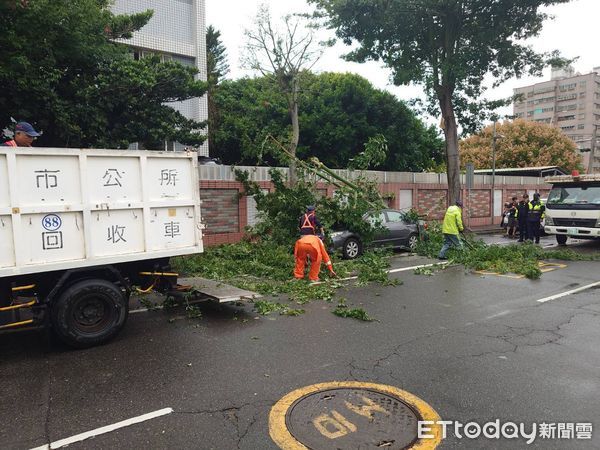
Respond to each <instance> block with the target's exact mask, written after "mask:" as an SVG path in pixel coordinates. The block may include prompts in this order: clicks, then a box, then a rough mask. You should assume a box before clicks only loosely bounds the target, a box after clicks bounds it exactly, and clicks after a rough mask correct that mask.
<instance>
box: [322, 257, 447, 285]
mask: <svg viewBox="0 0 600 450" xmlns="http://www.w3.org/2000/svg"><path fill="white" fill-rule="evenodd" d="M447 264H448V261H442V262H439V263H433V264H421V265H419V266H411V267H400V268H399V269H390V270H386V273H398V272H406V271H409V270H415V269H422V268H424V267H434V266H445V265H447ZM357 278H358V276H355V277H347V278H337V279H335V280H336V281H350V280H356V279H357ZM312 284H323V281H317V282H315V283H312Z"/></svg>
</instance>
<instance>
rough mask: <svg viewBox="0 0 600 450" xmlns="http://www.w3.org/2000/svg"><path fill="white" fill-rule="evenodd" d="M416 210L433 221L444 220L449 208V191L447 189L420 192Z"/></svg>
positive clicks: (422, 190)
mask: <svg viewBox="0 0 600 450" xmlns="http://www.w3.org/2000/svg"><path fill="white" fill-rule="evenodd" d="M416 208H417V210H418V211H419V212H420V213H422V214H427V215H428V216H429V218H431V219H443V218H444V214H445V212H446V209H447V208H448V191H447V190H445V189H421V190H419V194H418V197H417V204H416Z"/></svg>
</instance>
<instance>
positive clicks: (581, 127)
mask: <svg viewBox="0 0 600 450" xmlns="http://www.w3.org/2000/svg"><path fill="white" fill-rule="evenodd" d="M577 129H578V130H583V129H585V124H583V123H580V124H579V125H577Z"/></svg>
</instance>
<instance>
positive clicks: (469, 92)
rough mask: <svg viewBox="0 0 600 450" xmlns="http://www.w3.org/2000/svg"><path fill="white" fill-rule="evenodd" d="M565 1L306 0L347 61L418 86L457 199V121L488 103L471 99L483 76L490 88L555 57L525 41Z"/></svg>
mask: <svg viewBox="0 0 600 450" xmlns="http://www.w3.org/2000/svg"><path fill="white" fill-rule="evenodd" d="M568 1H569V0H493V1H492V0H395V1H389V0H369V1H365V0H309V3H313V4H315V5H316V6H317V10H318V14H317V16H320V17H322V18H324V19H325V20H326V23H327V25H328V26H329V27H330V28H332V29H335V31H336V34H337V36H338V37H339V38H341V39H342V40H343V42H344V43H346V44H349V45H350V44H354V45H355V50H353V51H351V52H350V53H349V54H348V55H347V58H348V59H350V60H353V61H358V62H364V61H367V60H381V61H383V62H384V63H385V64H386V65H387V66H388V67H390V68H391V69H392V73H393V80H394V83H395V84H408V83H411V82H414V83H420V84H422V85H423V86H424V87H425V88H426V91H427V93H428V97H429V100H430V101H429V106H430V111H431V112H432V113H433V114H436V113H437V114H439V113H440V112H441V117H442V119H443V121H442V123H443V128H444V133H445V137H446V160H447V167H448V185H449V191H450V201H451V202H453V201H455V200H456V199H458V198H459V196H460V192H461V189H460V161H459V155H458V132H457V129H458V128H457V127H458V123H457V121H458V122H459V123H461V124H463V125H464V126H469V125H471V124H472V122H471V121H470V120H469V119H470V118H472V115H473V114H475V115H476V116H479V115H480V113H481V112H482V111H485V109H487V107H488V106H493V105H489V104H486V102H480V101H479V102H478V100H479V98H480V97H481V95H482V93H483V91H484V86H483V82H484V78H485V76H486V75H488V74H489V75H491V76H492V77H493V78H494V79H495V81H496V84H499V83H501V82H503V81H505V80H507V79H509V78H511V77H513V76H520V75H523V74H526V73H532V74H536V75H537V74H540V72H541V69H542V68H543V67H544V66H545V65H546V64H547V63H557V62H562V63H564V60H560V58H558V56H557V54H540V53H537V52H536V51H534V50H533V49H532V48H531V47H529V46H527V45H525V44H524V40H526V39H527V38H530V37H533V36H537V35H538V34H539V33H540V31H541V29H542V25H543V22H544V20H546V19H547V18H548V14H546V13H545V12H544V11H543V10H542V9H541V8H542V7H544V6H549V5H554V4H559V3H567V2H568Z"/></svg>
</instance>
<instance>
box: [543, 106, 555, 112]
mask: <svg viewBox="0 0 600 450" xmlns="http://www.w3.org/2000/svg"><path fill="white" fill-rule="evenodd" d="M552 111H554V106H551V107H550V108H542V112H543V113H546V112H552Z"/></svg>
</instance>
